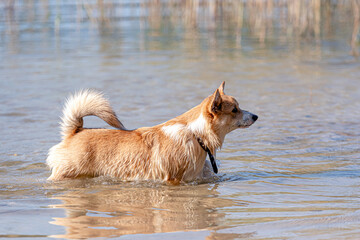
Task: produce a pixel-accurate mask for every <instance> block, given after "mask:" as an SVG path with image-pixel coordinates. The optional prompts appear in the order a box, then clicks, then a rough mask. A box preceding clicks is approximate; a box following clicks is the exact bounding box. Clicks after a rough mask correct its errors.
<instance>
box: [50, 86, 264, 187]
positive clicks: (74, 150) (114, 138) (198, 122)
mask: <svg viewBox="0 0 360 240" xmlns="http://www.w3.org/2000/svg"><path fill="white" fill-rule="evenodd" d="M224 85H225V82H223V83H222V84H221V86H220V87H219V88H218V89H216V91H215V92H214V94H212V95H210V96H209V97H207V98H205V99H204V100H203V101H202V103H201V104H199V105H197V106H196V107H194V108H192V109H190V110H189V111H187V112H186V113H184V114H182V115H180V116H178V117H176V118H173V119H171V120H169V121H167V122H165V123H162V124H160V125H157V126H154V127H142V128H138V129H135V130H126V129H125V127H124V126H123V124H122V123H121V122H120V121H119V120H118V118H117V117H116V114H115V113H114V111H113V110H112V108H111V107H110V104H109V102H108V101H107V100H106V99H104V97H103V95H102V94H101V93H98V92H95V91H91V90H85V91H81V92H79V93H77V94H75V95H74V96H72V97H70V98H69V99H68V100H67V102H66V104H65V107H64V111H63V114H64V115H63V117H62V123H61V134H62V141H61V142H60V143H59V144H57V145H55V146H53V147H52V148H51V149H50V150H49V154H48V158H47V160H46V162H47V164H48V166H49V167H50V168H51V170H52V174H51V176H50V177H49V179H50V180H62V179H66V178H79V177H96V176H110V177H115V178H118V179H121V180H128V181H132V180H163V181H168V182H170V183H179V182H182V181H184V182H188V181H193V180H196V179H198V178H201V177H202V174H203V170H204V168H205V166H206V161H205V159H206V155H207V153H208V154H209V157H210V160H211V164H212V167H213V170H214V172H215V173H217V166H216V162H215V159H214V157H213V154H215V151H216V150H217V149H219V148H220V147H221V146H222V144H223V142H224V138H225V135H226V134H228V133H229V132H231V131H233V130H235V129H237V128H246V127H249V126H250V125H252V124H253V123H254V122H255V121H256V120H257V118H258V117H257V116H256V115H254V114H252V113H250V112H247V111H244V110H241V109H240V108H239V104H238V102H237V101H236V99H235V98H234V97H231V96H228V95H225V93H224ZM89 115H95V116H97V117H99V118H101V119H103V120H104V121H105V122H107V123H108V124H110V125H111V126H113V127H115V128H118V129H86V128H83V117H85V116H89Z"/></svg>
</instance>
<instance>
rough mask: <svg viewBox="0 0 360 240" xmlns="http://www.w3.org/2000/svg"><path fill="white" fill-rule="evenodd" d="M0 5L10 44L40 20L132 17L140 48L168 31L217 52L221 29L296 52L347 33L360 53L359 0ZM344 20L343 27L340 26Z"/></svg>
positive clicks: (113, 25) (107, 23) (232, 38)
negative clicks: (23, 26)
mask: <svg viewBox="0 0 360 240" xmlns="http://www.w3.org/2000/svg"><path fill="white" fill-rule="evenodd" d="M0 6H1V7H0V21H2V22H4V23H5V24H1V25H0V26H2V27H1V29H0V39H1V41H5V42H7V43H8V44H16V43H17V42H19V41H18V38H19V37H20V36H21V32H22V31H34V29H32V24H33V23H34V22H39V21H40V22H42V23H44V25H43V29H42V30H41V31H48V32H49V31H50V32H51V31H54V33H55V34H59V32H60V29H61V27H62V25H63V24H66V23H69V22H75V21H76V22H77V23H84V22H89V23H90V24H89V27H97V28H98V29H99V31H103V29H108V30H109V29H112V30H114V29H115V30H116V29H118V28H121V23H122V22H129V21H130V22H131V21H133V22H136V25H138V30H139V34H138V36H137V37H139V39H140V40H139V42H140V46H139V47H140V49H146V50H152V49H154V50H159V48H160V49H161V48H164V49H166V48H169V47H170V48H171V47H172V46H171V45H170V46H169V45H167V44H155V43H154V42H153V43H152V42H151V38H161V37H163V36H164V35H166V36H167V37H169V35H170V36H171V35H172V36H173V37H174V38H179V39H180V40H181V41H183V42H184V44H185V45H184V47H185V48H189V49H192V50H193V51H196V50H198V51H201V49H203V48H204V47H203V46H204V45H206V50H207V51H213V52H214V53H216V51H217V49H218V48H219V47H220V48H221V45H222V44H223V43H222V42H221V41H219V39H218V38H217V34H218V33H221V34H225V35H226V38H225V39H226V41H227V46H230V47H231V48H238V49H241V48H243V45H244V44H243V42H244V41H246V38H248V37H250V38H252V41H251V42H252V44H254V41H253V40H254V39H256V40H257V41H256V44H258V46H259V47H264V48H272V47H274V45H275V46H276V45H279V44H283V45H286V44H291V48H292V49H294V50H295V51H296V49H300V47H297V46H299V45H301V44H302V43H309V42H312V43H315V45H317V46H321V44H323V41H322V40H323V39H325V38H326V39H328V40H331V39H335V38H337V37H338V36H341V37H344V34H346V35H347V36H346V39H348V45H349V46H350V47H351V50H350V51H351V55H353V56H358V55H359V52H358V46H359V22H360V14H359V12H360V10H359V9H360V1H359V0H339V1H333V0H307V1H298V0H288V1H286V0H277V1H276V0H267V1H265V0H247V1H245V0H243V1H236V0H224V1H220V0H209V1H205V0H184V1H182V0H169V1H161V0H147V1H104V0H97V1H81V0H78V1H76V2H72V1H44V0H43V1H41V0H39V1H31V0H29V1H13V0H5V1H1V3H0ZM54 9H56V10H55V12H54ZM69 10H70V11H73V16H72V17H70V18H69V15H68V14H64V12H66V11H69ZM39 12H40V13H41V14H39ZM65 15H66V16H65ZM39 17H41V18H42V19H39ZM19 21H26V22H28V24H29V25H28V29H20V28H19V26H18V24H17V23H18V22H19ZM217 22H220V23H221V24H217ZM344 23H346V24H344ZM340 25H341V26H345V29H344V28H343V27H340V28H339V26H340ZM149 29H151V31H149ZM220 30H221V31H220ZM204 33H206V39H204V37H203V36H204ZM100 34H101V33H100ZM190 35H191V38H190V37H188V36H190ZM244 35H246V36H245V37H244ZM279 36H280V37H279ZM149 40H150V41H149ZM274 41H279V42H276V43H274ZM172 44H174V43H172ZM187 45H190V46H187ZM195 46H198V47H195ZM10 49H16V46H13V47H12V48H10ZM212 57H216V54H214V55H213V56H212Z"/></svg>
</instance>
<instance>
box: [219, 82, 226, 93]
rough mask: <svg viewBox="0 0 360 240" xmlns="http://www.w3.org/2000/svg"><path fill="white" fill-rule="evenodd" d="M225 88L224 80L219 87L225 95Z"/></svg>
mask: <svg viewBox="0 0 360 240" xmlns="http://www.w3.org/2000/svg"><path fill="white" fill-rule="evenodd" d="M224 88H225V81H223V82H222V83H221V85H220V87H219V88H218V89H219V92H220V95H225V93H224Z"/></svg>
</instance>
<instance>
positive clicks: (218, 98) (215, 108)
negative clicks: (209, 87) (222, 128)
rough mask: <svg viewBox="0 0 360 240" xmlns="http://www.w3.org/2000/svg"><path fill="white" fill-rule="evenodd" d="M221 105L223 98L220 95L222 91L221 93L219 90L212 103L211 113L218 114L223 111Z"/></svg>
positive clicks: (215, 93)
mask: <svg viewBox="0 0 360 240" xmlns="http://www.w3.org/2000/svg"><path fill="white" fill-rule="evenodd" d="M221 103H222V98H221V95H220V91H219V89H216V91H215V92H214V94H213V100H212V103H211V111H212V112H213V113H218V112H219V111H220V110H221Z"/></svg>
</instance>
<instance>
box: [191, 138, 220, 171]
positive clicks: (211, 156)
mask: <svg viewBox="0 0 360 240" xmlns="http://www.w3.org/2000/svg"><path fill="white" fill-rule="evenodd" d="M196 140H197V141H198V143H199V144H200V146H201V148H202V149H204V151H205V152H207V153H208V155H209V158H210V162H211V166H212V168H213V170H214V173H218V168H217V166H216V161H215V158H214V155H212V153H211V151H210V149H209V148H208V147H207V146H205V144H204V141H203V140H202V139H201V138H199V137H196Z"/></svg>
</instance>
